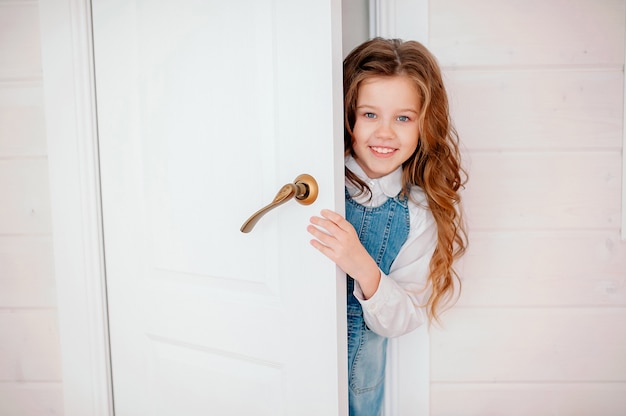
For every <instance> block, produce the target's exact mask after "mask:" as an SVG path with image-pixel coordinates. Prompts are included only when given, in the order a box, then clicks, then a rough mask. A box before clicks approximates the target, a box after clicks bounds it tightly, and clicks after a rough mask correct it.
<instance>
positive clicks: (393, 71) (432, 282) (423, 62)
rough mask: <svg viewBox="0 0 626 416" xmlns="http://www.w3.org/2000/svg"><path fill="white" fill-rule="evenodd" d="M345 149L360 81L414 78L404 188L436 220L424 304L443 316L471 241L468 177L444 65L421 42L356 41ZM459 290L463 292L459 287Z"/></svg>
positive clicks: (347, 81) (347, 86) (349, 151)
mask: <svg viewBox="0 0 626 416" xmlns="http://www.w3.org/2000/svg"><path fill="white" fill-rule="evenodd" d="M343 72H344V75H343V89H344V117H345V121H344V126H345V133H344V151H345V154H346V156H348V155H352V156H355V155H354V150H353V147H352V143H353V133H352V131H353V128H354V124H355V120H356V118H355V117H356V106H357V99H358V93H359V87H360V85H361V83H362V82H363V81H364V80H366V79H368V78H371V77H381V76H397V75H402V76H406V77H408V78H410V79H411V80H413V81H414V82H415V84H416V86H417V88H418V91H419V95H420V100H421V102H420V115H419V140H418V145H417V149H416V150H415V153H413V155H412V156H411V157H410V158H409V159H408V160H407V161H406V162H405V163H404V164H403V166H402V181H403V186H402V189H403V193H404V194H405V195H410V190H411V187H413V186H419V187H420V188H422V189H423V190H424V192H425V193H426V195H427V199H428V207H429V209H430V211H431V212H432V214H433V216H434V218H435V222H436V223H437V246H436V248H435V252H434V254H433V257H432V259H431V261H430V273H429V276H428V284H429V287H430V288H431V293H430V296H429V298H428V301H427V303H426V305H424V306H425V307H426V311H427V314H428V318H429V320H430V321H431V322H432V321H433V320H434V321H439V312H440V311H441V310H442V308H445V307H446V306H448V305H450V304H451V303H454V302H453V300H456V297H455V282H456V283H458V288H459V291H460V283H461V282H460V279H459V277H458V275H457V273H456V272H455V270H454V268H453V263H454V261H455V260H456V259H458V258H459V257H461V256H462V255H463V253H464V252H465V250H466V247H467V233H466V230H465V225H464V222H463V218H462V211H461V209H460V202H461V197H460V195H459V191H460V189H462V188H463V186H464V184H465V182H466V181H467V174H466V172H465V170H464V169H463V167H462V166H461V156H460V152H459V138H458V134H457V132H456V130H455V128H454V126H453V125H452V121H451V119H450V114H449V108H448V97H447V94H446V90H445V88H444V85H443V80H442V76H441V69H440V68H439V65H438V63H437V60H436V59H435V57H434V56H433V55H432V54H431V53H430V52H429V51H428V49H426V47H424V46H423V45H422V44H420V43H419V42H415V41H406V42H405V41H402V40H400V39H382V38H375V39H371V40H369V41H367V42H365V43H363V44H361V45H360V46H358V47H356V48H355V49H354V50H353V51H352V52H350V54H349V55H348V56H347V57H346V59H345V60H344V63H343ZM346 178H347V179H348V180H349V181H351V182H352V183H354V184H355V185H356V186H357V187H358V188H359V189H360V190H361V192H364V193H367V192H369V193H371V191H370V190H369V188H368V186H367V184H366V183H364V182H363V181H362V180H360V179H359V178H358V177H357V176H356V175H355V174H354V173H353V172H351V171H350V170H349V169H347V168H346ZM459 293H460V292H459Z"/></svg>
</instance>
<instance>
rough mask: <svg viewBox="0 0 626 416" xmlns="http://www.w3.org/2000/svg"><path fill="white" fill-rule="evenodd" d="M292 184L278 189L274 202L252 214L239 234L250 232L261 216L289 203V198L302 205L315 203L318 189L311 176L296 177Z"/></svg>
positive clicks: (304, 174)
mask: <svg viewBox="0 0 626 416" xmlns="http://www.w3.org/2000/svg"><path fill="white" fill-rule="evenodd" d="M293 182H294V183H288V184H286V185H284V186H283V187H282V188H280V190H279V191H278V193H277V194H276V196H275V197H274V200H273V201H272V202H271V203H270V204H268V205H266V206H264V207H263V208H261V209H260V210H258V211H257V212H255V213H254V214H252V216H251V217H250V218H248V219H247V220H246V222H244V223H243V225H242V226H241V229H240V230H241V232H242V233H249V232H250V231H252V229H253V228H254V226H255V225H256V223H257V222H259V220H260V219H261V217H262V216H263V215H265V214H266V213H267V212H269V211H271V210H272V209H274V208H276V207H277V206H279V205H282V204H284V203H285V202H287V201H289V200H290V199H291V198H294V197H295V198H296V201H298V202H299V203H300V204H302V205H311V204H312V203H313V202H315V200H316V199H317V193H318V187H317V181H316V180H315V178H314V177H313V176H311V175H307V174H306V173H303V174H302V175H298V177H297V178H296V179H295V180H294V181H293Z"/></svg>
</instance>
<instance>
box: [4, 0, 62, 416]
mask: <svg viewBox="0 0 626 416" xmlns="http://www.w3.org/2000/svg"><path fill="white" fill-rule="evenodd" d="M38 13H39V11H38V2H37V1H29V0H13V1H11V0H0V200H1V202H0V415H7V416H8V415H10V416H46V415H62V414H63V403H62V383H61V365H60V364H61V363H60V350H59V334H58V329H57V328H58V327H57V316H56V294H55V279H54V271H53V256H52V238H51V232H52V230H51V220H50V202H49V189H48V167H47V149H46V137H45V128H44V127H45V126H44V112H43V91H42V73H41V57H40V38H39V14H38Z"/></svg>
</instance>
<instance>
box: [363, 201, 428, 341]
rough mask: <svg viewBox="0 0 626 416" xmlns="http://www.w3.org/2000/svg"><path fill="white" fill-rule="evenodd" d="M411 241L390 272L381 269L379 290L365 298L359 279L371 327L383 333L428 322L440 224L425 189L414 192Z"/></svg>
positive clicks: (407, 329) (399, 331)
mask: <svg viewBox="0 0 626 416" xmlns="http://www.w3.org/2000/svg"><path fill="white" fill-rule="evenodd" d="M412 197H413V198H412V199H418V202H421V203H419V204H415V203H412V202H410V205H409V209H410V211H409V214H410V219H411V229H410V231H409V236H408V238H407V241H406V242H405V244H404V245H403V247H402V249H401V250H400V252H399V253H398V256H397V257H396V259H395V261H394V262H393V264H392V265H391V269H390V271H389V275H386V274H384V273H383V272H382V271H381V280H380V283H379V286H378V289H377V291H376V292H375V293H374V295H373V296H372V297H370V298H369V299H367V300H365V299H364V297H363V293H362V292H361V288H360V287H359V286H358V283H356V282H355V288H354V295H355V297H356V298H357V299H358V300H359V302H360V303H361V306H362V308H363V316H364V319H365V322H366V324H367V325H368V327H369V328H370V329H371V330H373V331H374V332H376V333H377V334H379V335H382V336H386V337H398V336H400V335H404V334H406V333H408V332H410V331H412V330H414V329H416V328H417V327H418V326H420V325H422V324H423V323H425V322H426V320H427V316H426V311H425V308H424V306H425V304H426V301H427V299H428V296H429V294H430V288H429V287H428V285H427V278H428V273H429V269H430V259H431V257H432V255H433V252H434V251H435V246H436V243H437V226H436V223H435V220H434V218H433V216H432V213H431V212H430V210H428V209H427V208H426V207H425V196H424V194H423V193H422V191H421V190H419V191H416V192H413V193H412Z"/></svg>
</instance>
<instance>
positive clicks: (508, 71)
mask: <svg viewBox="0 0 626 416" xmlns="http://www.w3.org/2000/svg"><path fill="white" fill-rule="evenodd" d="M625 3H626V2H625V1H624V0H569V1H562V0H525V1H519V0H431V1H430V2H429V3H428V9H429V20H428V22H429V37H428V44H429V46H430V48H431V50H432V51H433V52H434V53H435V55H437V56H438V58H439V60H440V62H441V64H442V65H443V67H444V69H445V76H446V80H447V84H448V86H449V91H450V95H451V98H452V109H453V115H454V118H455V120H456V124H457V127H458V130H459V133H460V135H461V138H462V140H463V142H464V145H465V147H466V149H465V155H466V156H465V157H466V162H467V166H468V168H469V175H470V182H469V184H468V186H467V190H466V191H465V193H464V197H465V203H466V211H467V219H468V222H469V226H470V249H469V252H468V254H467V256H466V258H465V260H464V262H463V263H462V264H461V267H460V270H461V274H462V277H463V283H464V286H463V293H462V296H461V298H460V301H459V303H458V304H457V306H456V307H455V308H454V309H453V310H451V311H450V312H448V313H447V314H446V315H445V316H444V321H445V326H444V327H443V328H442V329H437V330H434V331H433V332H432V337H431V348H430V350H431V401H430V404H431V415H437V416H443V415H451V416H452V415H454V416H458V415H462V416H470V415H477V416H485V415H506V416H515V415H533V416H541V415H616V416H617V415H625V414H626V243H625V242H623V241H621V240H620V223H621V215H622V213H621V177H622V156H621V152H622V129H623V125H622V124H623V122H622V118H623V94H624V86H623V80H624V73H623V65H624V35H625V34H624V32H625V21H626V10H625V6H626V5H625Z"/></svg>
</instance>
